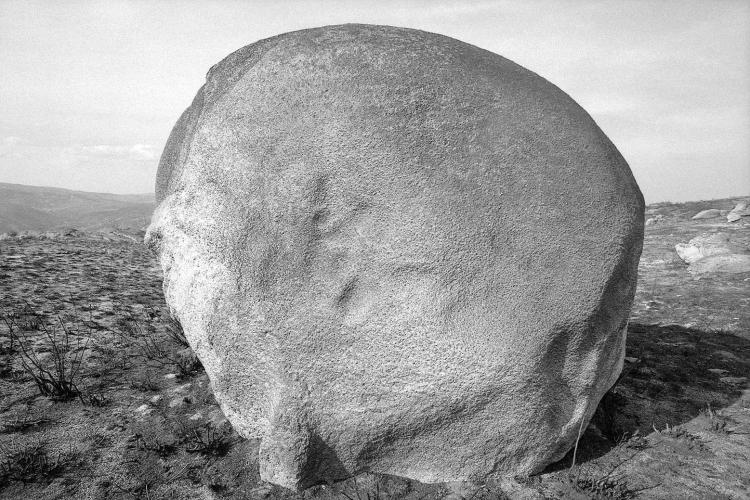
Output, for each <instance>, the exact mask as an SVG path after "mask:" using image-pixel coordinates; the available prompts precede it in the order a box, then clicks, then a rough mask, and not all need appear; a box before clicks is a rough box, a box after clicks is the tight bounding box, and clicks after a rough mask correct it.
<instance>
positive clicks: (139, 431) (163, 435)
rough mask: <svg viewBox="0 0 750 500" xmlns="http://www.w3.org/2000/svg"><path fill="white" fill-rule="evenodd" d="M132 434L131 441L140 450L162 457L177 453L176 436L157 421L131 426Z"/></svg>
mask: <svg viewBox="0 0 750 500" xmlns="http://www.w3.org/2000/svg"><path fill="white" fill-rule="evenodd" d="M130 432H132V435H131V437H130V438H129V441H130V443H132V444H133V445H134V446H135V448H136V449H138V450H145V451H152V452H154V453H156V454H157V455H159V456H161V457H164V456H167V455H170V454H171V453H173V452H174V451H175V444H176V442H175V438H174V436H172V435H171V434H170V433H169V432H168V431H167V430H166V429H164V426H163V425H162V424H161V423H160V422H158V421H156V420H153V419H151V420H147V421H146V422H136V423H134V424H133V425H131V426H130Z"/></svg>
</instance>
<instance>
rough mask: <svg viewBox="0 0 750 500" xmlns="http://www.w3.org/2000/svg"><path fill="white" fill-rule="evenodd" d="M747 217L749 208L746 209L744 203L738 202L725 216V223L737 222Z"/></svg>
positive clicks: (749, 214) (749, 212) (745, 203)
mask: <svg viewBox="0 0 750 500" xmlns="http://www.w3.org/2000/svg"><path fill="white" fill-rule="evenodd" d="M747 216H750V208H748V207H747V202H746V201H740V202H738V203H737V204H736V205H735V206H734V208H733V209H732V210H730V211H729V213H728V214H727V222H737V221H738V220H740V219H741V218H743V217H747Z"/></svg>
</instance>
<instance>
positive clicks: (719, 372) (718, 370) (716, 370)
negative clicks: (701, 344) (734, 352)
mask: <svg viewBox="0 0 750 500" xmlns="http://www.w3.org/2000/svg"><path fill="white" fill-rule="evenodd" d="M708 371H710V372H711V373H714V374H716V375H726V374H727V373H729V372H728V371H727V370H722V369H721V368H709V369H708Z"/></svg>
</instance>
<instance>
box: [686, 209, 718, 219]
mask: <svg viewBox="0 0 750 500" xmlns="http://www.w3.org/2000/svg"><path fill="white" fill-rule="evenodd" d="M720 215H721V210H719V209H718V208H709V209H708V210H701V211H700V212H698V213H697V214H695V215H693V217H692V219H693V220H697V219H713V218H715V217H719V216H720Z"/></svg>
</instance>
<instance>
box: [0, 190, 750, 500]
mask: <svg viewBox="0 0 750 500" xmlns="http://www.w3.org/2000/svg"><path fill="white" fill-rule="evenodd" d="M2 189H3V190H4V193H6V194H7V197H6V198H4V199H3V203H8V202H7V201H6V200H14V201H13V202H12V203H13V204H14V206H15V207H17V211H16V213H18V214H32V215H31V216H30V217H29V218H27V219H24V218H23V217H22V216H19V217H17V218H16V219H14V221H13V224H14V225H13V226H11V227H12V230H11V231H4V232H3V233H2V234H1V235H0V298H1V299H0V313H1V314H2V316H0V318H1V320H2V321H0V395H1V397H0V498H7V499H17V498H38V499H63V498H86V499H110V498H121V499H130V498H150V499H156V498H179V499H193V498H195V499H198V498H217V499H219V498H235V499H245V498H258V499H261V498H290V499H291V498H331V499H365V498H368V499H379V498H407V499H430V498H445V499H459V498H474V499H480V498H482V499H490V498H493V499H494V498H615V499H625V498H664V499H671V498H685V497H690V498H737V499H740V498H746V497H747V492H748V490H749V488H750V386H749V385H748V378H749V377H750V294H748V289H749V288H750V271H745V272H721V271H720V272H709V273H703V274H695V273H691V272H690V271H689V270H688V266H687V265H686V264H685V262H683V261H682V260H681V259H680V257H679V256H678V255H677V253H676V251H675V245H677V244H680V243H686V242H687V241H689V240H690V239H692V238H694V237H695V236H698V235H701V234H721V235H726V236H727V237H728V240H729V241H730V242H731V243H732V244H733V245H736V246H738V247H742V248H745V249H747V248H748V246H749V245H750V218H748V217H742V218H741V219H740V220H738V221H735V222H732V223H730V222H727V221H726V217H722V216H717V217H713V218H709V219H699V220H692V217H693V216H694V215H695V214H696V213H698V212H700V211H701V210H704V209H712V208H713V209H717V210H722V211H724V213H726V212H728V211H729V210H731V209H732V207H734V206H735V205H736V203H737V202H740V201H742V199H740V198H733V199H723V200H713V201H702V202H690V203H681V204H671V203H659V204H655V205H650V206H649V207H648V208H647V213H646V217H647V218H649V219H653V221H652V222H651V223H649V224H648V225H647V226H646V236H645V242H644V250H643V256H642V258H641V262H640V267H639V284H638V290H637V294H636V299H635V304H634V307H633V311H632V315H631V319H630V326H629V330H628V339H627V353H626V365H625V368H624V370H623V373H622V376H621V378H620V379H619V381H618V382H617V384H616V385H615V386H614V387H613V388H612V390H611V391H610V392H609V393H608V394H607V395H606V396H605V397H604V399H603V400H602V402H601V403H600V405H599V408H598V409H597V411H596V413H595V415H594V418H593V420H592V423H591V424H590V425H589V426H588V428H586V429H585V432H583V433H582V435H581V438H580V440H579V442H578V446H577V449H576V458H575V463H573V452H572V451H571V453H569V454H568V456H567V457H566V458H565V459H563V460H562V461H560V462H558V463H556V464H554V465H552V466H550V467H548V469H547V470H546V471H545V472H544V473H542V474H539V475H536V476H532V477H531V478H528V479H522V478H519V479H518V480H517V481H514V480H509V479H504V480H498V481H495V482H493V481H489V482H488V481H483V482H480V483H476V484H475V483H447V484H421V483H419V482H416V481H412V480H408V479H405V478H400V477H396V476H387V475H378V474H368V473H365V474H360V475H358V476H356V477H353V478H351V479H349V480H346V481H343V482H339V483H334V484H330V485H321V486H316V487H313V488H311V489H309V490H306V491H305V492H303V493H300V494H298V493H294V492H292V491H290V490H286V489H284V488H281V487H279V486H275V485H271V484H269V483H264V482H262V481H260V479H259V475H258V463H257V449H258V444H259V443H258V441H257V440H245V439H242V438H240V437H239V436H238V435H237V434H236V433H235V432H234V431H233V429H232V427H231V425H230V424H229V423H228V421H227V420H226V418H225V417H224V415H223V414H222V412H221V410H220V409H219V407H218V405H217V404H216V402H215V400H214V397H213V395H212V391H211V386H210V384H209V380H208V378H207V376H206V375H205V373H204V372H203V370H202V367H201V364H200V362H199V361H198V360H197V358H196V357H195V355H194V354H193V353H192V350H191V349H190V347H189V346H188V345H187V343H186V341H185V339H184V337H183V336H182V334H181V329H180V326H179V324H178V323H176V322H175V321H174V320H172V319H171V318H170V315H169V313H168V311H167V308H166V305H165V302H164V297H163V294H162V275H161V270H160V268H159V266H158V265H157V262H156V259H155V257H154V255H153V254H152V253H151V251H150V250H148V249H147V248H146V247H145V246H144V245H143V243H142V237H143V234H144V232H143V227H144V219H143V217H144V214H145V213H148V210H146V209H147V208H148V197H146V196H143V197H141V196H134V197H118V196H110V195H99V194H92V193H82V192H73V191H65V190H49V189H43V188H31V187H26V186H13V185H7V184H6V185H3V186H2ZM51 206H54V207H56V209H57V210H58V212H57V213H58V214H59V213H60V211H61V208H60V207H69V214H71V215H66V216H65V219H58V218H49V219H44V218H43V217H41V216H38V213H40V212H41V213H42V214H43V213H44V209H45V207H51ZM0 213H3V214H4V213H5V212H1V211H0ZM101 213H111V214H112V217H111V218H110V219H107V223H106V224H105V223H103V222H101V223H94V222H93V221H95V220H97V217H99V215H97V214H101ZM61 220H63V222H62V223H60V221H61Z"/></svg>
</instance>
